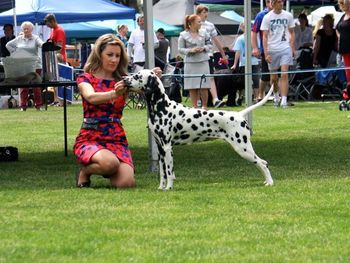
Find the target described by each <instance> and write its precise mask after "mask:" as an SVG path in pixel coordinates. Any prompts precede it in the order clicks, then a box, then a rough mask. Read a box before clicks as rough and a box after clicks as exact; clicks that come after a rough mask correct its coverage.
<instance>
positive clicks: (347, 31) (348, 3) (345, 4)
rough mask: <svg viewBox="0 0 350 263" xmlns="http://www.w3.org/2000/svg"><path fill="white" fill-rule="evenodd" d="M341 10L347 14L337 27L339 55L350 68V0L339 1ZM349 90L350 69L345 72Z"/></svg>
mask: <svg viewBox="0 0 350 263" xmlns="http://www.w3.org/2000/svg"><path fill="white" fill-rule="evenodd" d="M338 4H339V7H340V9H341V10H342V11H343V12H345V14H344V15H343V16H342V17H341V19H340V20H339V23H338V24H337V26H336V29H337V35H338V39H339V49H338V51H339V53H340V54H341V55H342V57H343V62H344V66H345V67H350V0H338ZM345 73H346V81H347V88H348V89H349V88H350V69H346V70H345Z"/></svg>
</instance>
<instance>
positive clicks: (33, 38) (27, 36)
mask: <svg viewBox="0 0 350 263" xmlns="http://www.w3.org/2000/svg"><path fill="white" fill-rule="evenodd" d="M21 28H22V33H21V34H19V36H18V37H16V38H15V39H13V40H11V41H9V42H7V44H6V48H7V49H8V50H9V51H10V53H11V54H12V53H14V52H18V51H25V52H27V53H28V54H30V56H31V57H34V58H36V64H35V71H36V73H38V74H39V75H40V74H41V69H42V65H41V57H40V55H39V48H41V46H42V45H43V41H42V40H41V39H40V37H38V36H37V35H34V34H33V28H34V25H33V24H32V23H31V22H29V21H26V22H23V23H22V25H21ZM28 91H29V88H21V90H20V97H21V111H26V110H27V106H28V93H29V92H28ZM33 93H34V104H35V108H36V109H37V110H38V111H40V110H42V109H41V106H42V104H43V102H42V97H41V88H33Z"/></svg>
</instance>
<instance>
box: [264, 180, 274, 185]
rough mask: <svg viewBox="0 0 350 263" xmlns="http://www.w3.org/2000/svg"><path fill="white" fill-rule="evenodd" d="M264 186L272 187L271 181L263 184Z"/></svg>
mask: <svg viewBox="0 0 350 263" xmlns="http://www.w3.org/2000/svg"><path fill="white" fill-rule="evenodd" d="M264 185H265V186H273V181H269V182H268V181H265V182H264Z"/></svg>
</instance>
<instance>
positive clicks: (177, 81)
mask: <svg viewBox="0 0 350 263" xmlns="http://www.w3.org/2000/svg"><path fill="white" fill-rule="evenodd" d="M172 64H173V65H174V66H173V65H172ZM182 73H183V62H182V61H177V62H171V63H168V64H166V65H165V67H164V70H163V74H165V75H166V76H163V77H162V82H163V85H164V88H165V92H166V94H167V95H168V97H169V99H171V100H174V101H176V102H178V103H181V102H182V94H181V91H183V82H184V81H183V77H180V76H173V75H174V74H176V75H178V74H182ZM183 95H185V94H183Z"/></svg>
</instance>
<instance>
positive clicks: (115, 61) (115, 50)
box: [101, 45, 122, 73]
mask: <svg viewBox="0 0 350 263" xmlns="http://www.w3.org/2000/svg"><path fill="white" fill-rule="evenodd" d="M121 52H122V51H121V48H120V46H117V45H107V46H106V48H105V49H104V50H103V51H102V53H101V59H102V70H103V71H104V72H106V73H113V72H114V71H115V70H116V69H117V67H118V65H119V62H120V56H121Z"/></svg>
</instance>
